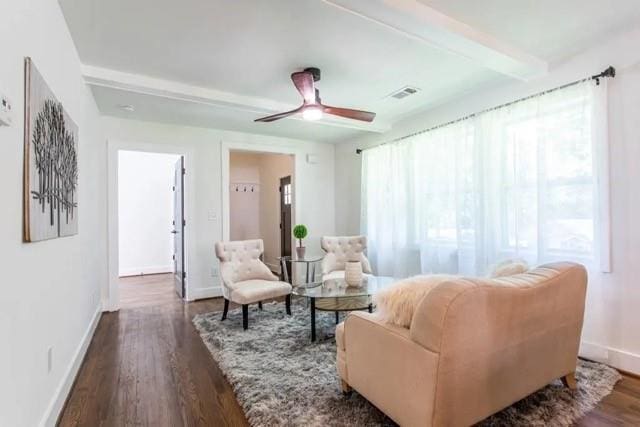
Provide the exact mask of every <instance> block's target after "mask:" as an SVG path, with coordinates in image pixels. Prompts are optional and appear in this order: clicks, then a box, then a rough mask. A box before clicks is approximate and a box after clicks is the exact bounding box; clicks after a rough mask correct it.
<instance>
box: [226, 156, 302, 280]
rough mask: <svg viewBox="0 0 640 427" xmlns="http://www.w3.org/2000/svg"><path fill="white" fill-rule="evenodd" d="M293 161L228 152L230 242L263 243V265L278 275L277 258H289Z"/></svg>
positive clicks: (290, 157)
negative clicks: (284, 256)
mask: <svg viewBox="0 0 640 427" xmlns="http://www.w3.org/2000/svg"><path fill="white" fill-rule="evenodd" d="M293 179H294V157H293V155H290V154H278V153H265V152H254V151H245V150H230V151H229V204H228V206H229V240H249V239H262V240H263V242H264V254H263V261H264V263H265V264H266V265H267V266H268V267H269V269H270V270H271V271H272V272H273V273H275V274H277V275H280V274H281V273H282V272H281V271H280V262H279V257H280V256H282V255H283V254H291V247H292V239H293V238H292V236H291V222H292V212H293V209H294V200H295V195H294V191H293V188H294V186H293Z"/></svg>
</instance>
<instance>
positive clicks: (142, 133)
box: [102, 117, 335, 299]
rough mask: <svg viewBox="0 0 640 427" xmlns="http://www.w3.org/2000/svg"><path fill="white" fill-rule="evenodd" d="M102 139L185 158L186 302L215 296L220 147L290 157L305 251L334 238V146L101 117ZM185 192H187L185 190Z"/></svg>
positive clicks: (219, 236) (219, 234)
mask: <svg viewBox="0 0 640 427" xmlns="http://www.w3.org/2000/svg"><path fill="white" fill-rule="evenodd" d="M102 125H103V128H104V131H105V134H106V136H107V138H108V139H110V140H114V141H116V140H117V141H118V142H119V143H124V144H125V145H126V141H130V142H132V143H153V144H156V145H164V144H166V145H168V146H169V145H170V146H172V147H176V146H180V147H184V149H185V150H187V151H189V152H190V153H191V156H190V158H191V159H192V162H191V165H190V166H188V167H187V175H186V176H187V180H189V179H191V180H192V181H193V188H192V189H191V191H192V194H193V195H194V197H193V199H194V201H193V202H194V206H193V207H192V213H191V215H192V221H191V223H189V222H187V228H188V229H189V230H187V233H189V234H188V236H191V237H192V241H191V243H190V244H189V245H188V248H187V250H188V255H187V256H188V262H187V298H189V299H195V298H206V297H210V296H213V295H219V294H220V293H219V278H218V277H214V276H213V275H212V268H216V269H217V268H218V261H217V259H216V257H215V254H214V250H213V245H214V243H215V242H216V241H219V240H221V239H222V230H223V224H222V220H221V218H222V212H221V209H222V170H221V162H222V160H221V151H222V143H223V142H224V143H238V144H243V145H244V146H246V147H248V148H247V149H250V150H251V151H253V150H255V151H265V148H269V149H274V148H277V149H280V148H281V149H282V150H286V151H293V152H295V154H296V165H295V176H296V185H297V191H298V193H297V195H296V203H297V206H298V208H297V209H296V215H297V217H298V218H299V220H300V221H301V222H305V223H306V224H308V225H309V229H310V237H309V238H308V239H307V246H309V247H312V246H317V247H318V248H319V245H320V236H322V235H324V234H332V233H335V221H334V215H333V212H334V201H335V197H334V180H333V177H334V146H333V145H330V144H322V143H314V142H307V141H300V140H293V139H286V138H276V137H270V136H261V135H252V134H244V133H239V132H231V131H219V130H214V129H203V128H194V127H184V126H175V125H164V124H158V123H149V122H141V121H134V120H123V119H118V118H113V117H103V119H102ZM306 154H315V155H316V156H317V158H318V162H317V163H316V164H309V163H307V162H306V160H305V158H306ZM187 191H189V189H187Z"/></svg>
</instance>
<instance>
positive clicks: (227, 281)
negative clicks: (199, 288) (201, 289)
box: [216, 239, 278, 298]
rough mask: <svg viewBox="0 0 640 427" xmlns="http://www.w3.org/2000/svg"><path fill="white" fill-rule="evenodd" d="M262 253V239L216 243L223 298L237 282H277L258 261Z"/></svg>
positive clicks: (260, 261)
mask: <svg viewBox="0 0 640 427" xmlns="http://www.w3.org/2000/svg"><path fill="white" fill-rule="evenodd" d="M263 252H264V243H263V242H262V239H255V240H238V241H233V242H217V243H216V257H218V259H219V260H220V277H221V278H222V285H223V286H222V291H223V294H224V296H225V298H227V297H228V289H229V288H232V287H234V286H236V284H237V283H238V282H243V281H245V280H253V279H258V280H270V281H276V280H278V278H277V277H276V276H275V275H274V274H273V273H272V272H271V270H269V267H267V266H266V265H265V264H264V263H263V262H262V260H260V256H261V255H262V253H263Z"/></svg>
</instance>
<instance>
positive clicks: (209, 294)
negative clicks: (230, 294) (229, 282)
mask: <svg viewBox="0 0 640 427" xmlns="http://www.w3.org/2000/svg"><path fill="white" fill-rule="evenodd" d="M221 296H222V288H221V287H220V286H212V287H210V288H197V289H191V290H190V291H188V295H187V298H188V301H195V300H199V299H207V298H216V297H221Z"/></svg>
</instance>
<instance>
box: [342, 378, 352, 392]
mask: <svg viewBox="0 0 640 427" xmlns="http://www.w3.org/2000/svg"><path fill="white" fill-rule="evenodd" d="M340 388H341V389H342V392H343V393H344V394H349V393H351V386H350V385H349V384H348V383H347V382H346V381H345V380H343V379H342V378H340Z"/></svg>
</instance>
